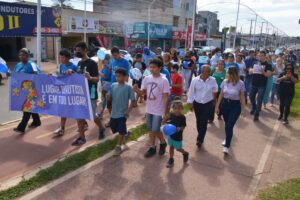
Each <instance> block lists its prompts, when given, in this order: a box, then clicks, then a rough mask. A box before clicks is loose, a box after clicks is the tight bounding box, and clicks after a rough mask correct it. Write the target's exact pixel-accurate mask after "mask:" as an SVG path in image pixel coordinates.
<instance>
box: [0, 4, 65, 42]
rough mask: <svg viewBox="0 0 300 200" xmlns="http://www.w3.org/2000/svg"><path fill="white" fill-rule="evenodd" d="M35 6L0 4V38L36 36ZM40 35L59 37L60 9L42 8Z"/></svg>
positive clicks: (60, 31)
mask: <svg viewBox="0 0 300 200" xmlns="http://www.w3.org/2000/svg"><path fill="white" fill-rule="evenodd" d="M36 14H37V12H36V6H30V5H24V4H16V3H4V2H0V37H1V36H2V37H3V36H5V37H24V36H34V35H36V26H37V25H36V24H37V16H36ZM41 19H42V21H41V22H42V35H43V36H60V35H61V34H62V29H61V9H60V8H58V7H53V8H48V7H42V17H41Z"/></svg>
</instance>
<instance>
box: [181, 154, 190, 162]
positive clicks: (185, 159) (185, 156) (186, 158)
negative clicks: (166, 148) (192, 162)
mask: <svg viewBox="0 0 300 200" xmlns="http://www.w3.org/2000/svg"><path fill="white" fill-rule="evenodd" d="M182 155H183V162H184V163H186V162H187V161H188V160H189V153H188V152H186V153H184V154H182Z"/></svg>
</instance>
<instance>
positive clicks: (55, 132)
mask: <svg viewBox="0 0 300 200" xmlns="http://www.w3.org/2000/svg"><path fill="white" fill-rule="evenodd" d="M64 133H65V130H64V129H62V128H61V127H60V128H58V129H56V130H55V131H54V134H55V135H63V134H64Z"/></svg>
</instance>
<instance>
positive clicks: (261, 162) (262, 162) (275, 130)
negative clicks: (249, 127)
mask: <svg viewBox="0 0 300 200" xmlns="http://www.w3.org/2000/svg"><path fill="white" fill-rule="evenodd" d="M279 128H280V121H276V123H275V125H274V127H273V130H272V133H271V136H270V137H269V140H268V142H267V144H266V146H265V149H264V151H263V154H262V156H261V158H260V160H259V163H258V165H257V167H256V170H255V172H254V176H253V178H252V181H251V183H250V185H249V187H248V191H247V193H246V195H245V198H244V200H252V199H254V195H255V192H256V190H257V187H258V184H259V181H260V179H261V177H262V175H263V172H264V168H265V166H266V163H267V161H268V158H269V156H270V153H271V149H272V147H273V144H274V141H275V139H276V136H277V133H278V130H279Z"/></svg>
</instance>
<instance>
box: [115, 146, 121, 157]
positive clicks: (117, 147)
mask: <svg viewBox="0 0 300 200" xmlns="http://www.w3.org/2000/svg"><path fill="white" fill-rule="evenodd" d="M121 153H122V147H121V146H116V148H115V152H114V156H120V155H121Z"/></svg>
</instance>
